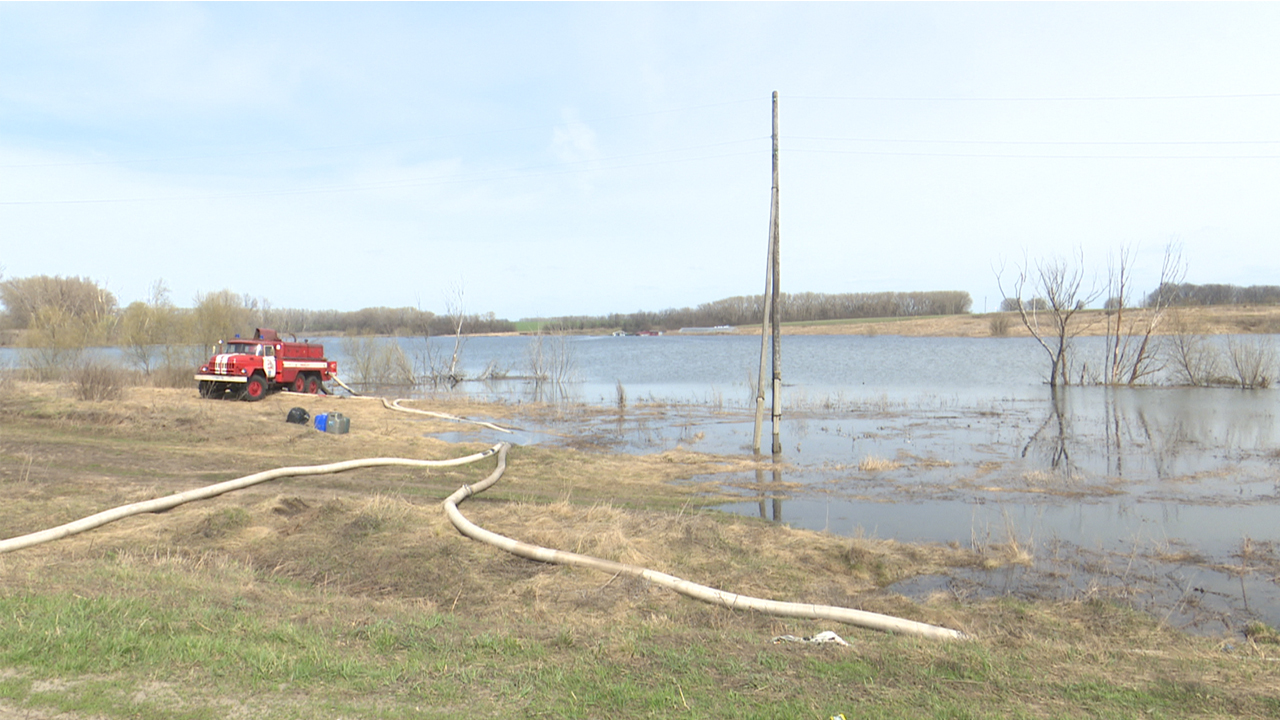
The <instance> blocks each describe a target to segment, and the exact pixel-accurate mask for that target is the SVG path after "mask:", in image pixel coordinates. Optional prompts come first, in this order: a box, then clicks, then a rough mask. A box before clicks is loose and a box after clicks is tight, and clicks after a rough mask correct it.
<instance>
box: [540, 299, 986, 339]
mask: <svg viewBox="0 0 1280 720" xmlns="http://www.w3.org/2000/svg"><path fill="white" fill-rule="evenodd" d="M972 306H973V300H972V298H970V297H969V293H967V292H963V291H957V290H945V291H934V292H878V293H834V294H833V293H813V292H806V293H782V294H780V295H779V298H778V308H779V312H780V313H781V317H782V322H816V321H822V320H855V319H859V318H877V317H918V316H922V315H961V314H964V313H967V312H969V310H970V308H971V307H972ZM763 317H764V296H763V295H745V296H738V297H731V298H725V299H723V300H716V301H713V302H708V303H702V304H701V305H698V306H696V307H686V308H678V309H676V308H672V309H667V310H659V311H656V312H649V311H643V310H642V311H638V312H633V313H613V314H610V315H598V316H584V315H574V316H562V317H555V318H529V319H527V320H529V321H533V320H537V321H539V322H543V323H546V324H553V325H555V326H557V327H561V328H564V329H566V330H577V331H583V330H604V329H620V330H623V331H626V332H641V331H652V330H662V331H672V330H679V329H680V328H686V327H715V326H717V325H755V324H757V323H759V322H761V320H762V318H763Z"/></svg>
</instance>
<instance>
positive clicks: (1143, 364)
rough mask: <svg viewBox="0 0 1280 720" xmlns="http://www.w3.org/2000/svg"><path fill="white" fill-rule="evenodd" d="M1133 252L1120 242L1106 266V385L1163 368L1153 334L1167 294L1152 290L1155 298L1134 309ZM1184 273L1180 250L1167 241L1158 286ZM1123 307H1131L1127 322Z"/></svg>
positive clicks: (1164, 309)
mask: <svg viewBox="0 0 1280 720" xmlns="http://www.w3.org/2000/svg"><path fill="white" fill-rule="evenodd" d="M1133 255H1134V251H1133V248H1132V247H1131V246H1121V248H1120V250H1119V251H1118V252H1117V253H1116V255H1115V257H1114V258H1113V259H1112V260H1111V262H1110V263H1109V268H1108V278H1107V302H1106V305H1105V306H1104V309H1105V310H1106V318H1107V348H1106V359H1105V364H1106V368H1105V371H1104V377H1105V380H1104V382H1106V383H1107V384H1109V385H1135V384H1137V383H1138V382H1139V381H1140V380H1142V379H1143V378H1145V377H1149V376H1151V375H1153V374H1155V373H1157V372H1159V371H1160V370H1162V369H1163V358H1162V356H1161V354H1160V353H1157V352H1155V349H1156V348H1155V346H1154V344H1153V343H1152V338H1153V336H1154V335H1155V333H1156V330H1157V329H1158V328H1159V327H1160V324H1161V323H1162V322H1163V321H1164V319H1165V315H1166V312H1167V311H1168V309H1169V302H1170V298H1167V297H1161V296H1160V295H1159V294H1155V297H1154V300H1152V299H1149V300H1148V303H1147V307H1146V308H1145V309H1144V310H1135V308H1134V307H1133V305H1132V303H1131V302H1130V297H1131V294H1132V292H1133V288H1132V283H1133ZM1184 273H1185V265H1184V263H1183V262H1182V253H1181V250H1180V249H1179V248H1178V246H1177V245H1175V244H1173V243H1169V244H1168V245H1166V246H1165V249H1164V260H1163V262H1162V263H1161V266H1160V282H1159V283H1158V285H1157V287H1166V286H1168V285H1170V284H1176V283H1178V282H1180V281H1181V279H1182V276H1183V274H1184ZM1126 310H1130V311H1131V312H1129V313H1128V322H1127V324H1126V320H1125V318H1126V312H1125V311H1126Z"/></svg>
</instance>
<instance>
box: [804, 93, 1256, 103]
mask: <svg viewBox="0 0 1280 720" xmlns="http://www.w3.org/2000/svg"><path fill="white" fill-rule="evenodd" d="M1263 98H1280V93H1226V94H1221V95H1210V94H1204V95H1061V96H1048V95H1046V96H1026V95H1023V96H1018V95H1006V96H999V95H993V96H985V97H980V96H971V97H964V96H958V95H846V96H834V95H832V96H823V95H792V96H788V97H787V99H788V100H857V101H863V100H868V101H907V102H920V101H929V102H933V101H938V102H1079V101H1104V102H1105V101H1114V100H1134V101H1141V100H1253V99H1263Z"/></svg>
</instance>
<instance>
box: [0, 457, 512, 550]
mask: <svg viewBox="0 0 1280 720" xmlns="http://www.w3.org/2000/svg"><path fill="white" fill-rule="evenodd" d="M501 447H502V446H501V445H494V446H493V447H491V448H489V449H488V450H485V451H484V452H479V453H475V454H472V455H467V456H465V457H460V458H453V459H450V460H409V459H405V458H365V459H363V460H345V461H343V462H336V463H329V464H328V465H302V466H296V467H283V468H277V469H275V470H266V471H263V472H260V473H254V474H253V475H246V476H244V477H241V478H236V479H235V480H227V481H225V482H220V483H216V484H214V485H206V486H205V487H202V488H196V489H195V490H188V491H186V492H180V493H177V494H175V495H168V496H165V497H162V498H156V499H154V500H146V501H143V502H136V503H130V504H128V505H121V506H120V507H117V508H112V509H111V510H104V511H102V512H100V513H97V514H95V515H90V516H88V517H85V518H81V519H79V520H75V521H73V522H69V523H66V524H65V525H59V526H58V527H54V528H49V529H48V530H41V531H39V532H33V533H30V534H28V535H20V536H18V537H14V538H9V539H8V540H0V554H3V553H7V552H13V551H14V550H22V549H23V548H28V547H31V546H32V545H40V544H41V543H47V542H52V541H54V540H61V539H62V538H65V537H70V536H72V535H78V534H79V533H82V532H85V531H86V530H93V529H94V528H98V527H102V526H103V525H106V524H107V523H112V522H115V521H116V520H121V519H124V518H127V517H129V516H131V515H141V514H142V513H158V512H164V511H165V510H169V509H171V508H175V507H177V506H179V505H182V504H183V503H189V502H191V501H193V500H207V499H209V498H211V497H217V496H218V495H221V494H223V493H228V492H231V491H232V490H241V489H243V488H247V487H249V486H251V485H257V484H259V483H264V482H267V481H268V480H276V479H278V478H283V477H298V476H302V475H325V474H328V473H337V472H344V471H346V470H354V469H355V468H362V467H381V466H386V465H407V466H409V467H452V466H455V465H465V464H467V463H473V462H475V461H477V460H482V459H484V458H486V457H489V456H490V455H492V454H494V453H495V452H497V451H498V450H499V449H501Z"/></svg>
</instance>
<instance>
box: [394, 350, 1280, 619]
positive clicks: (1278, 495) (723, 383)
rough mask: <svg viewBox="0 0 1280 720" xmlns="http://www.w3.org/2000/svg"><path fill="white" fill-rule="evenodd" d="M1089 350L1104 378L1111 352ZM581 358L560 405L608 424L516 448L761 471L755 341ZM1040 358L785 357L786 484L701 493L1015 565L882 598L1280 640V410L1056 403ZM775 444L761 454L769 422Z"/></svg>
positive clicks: (537, 436) (507, 395)
mask: <svg viewBox="0 0 1280 720" xmlns="http://www.w3.org/2000/svg"><path fill="white" fill-rule="evenodd" d="M1270 340H1271V341H1273V342H1274V341H1275V338H1271V339H1270ZM1219 341H1220V342H1225V339H1219ZM418 342H419V343H420V342H421V341H418ZM435 342H442V343H444V342H445V341H444V340H439V341H435ZM529 342H530V340H529V339H528V338H474V339H472V340H470V341H468V343H467V344H466V346H465V347H464V350H463V357H464V361H465V365H466V369H467V371H468V372H469V373H471V374H479V373H480V372H481V371H482V370H483V369H484V368H485V367H493V366H496V367H498V368H505V369H507V370H509V371H510V372H511V373H512V374H520V373H521V368H522V363H523V362H524V356H523V355H522V353H523V352H525V349H526V348H527V347H528V343H529ZM406 343H407V344H406V351H407V352H412V342H411V341H406ZM1078 343H1079V353H1080V356H1081V357H1083V358H1086V359H1088V358H1095V357H1096V358H1097V362H1098V363H1099V365H1100V364H1101V354H1102V351H1103V341H1102V339H1101V338H1083V339H1080V340H1079V341H1078ZM449 347H450V349H451V345H450V346H449ZM570 347H571V350H572V352H571V355H572V357H573V358H574V360H575V361H576V365H577V369H578V381H577V382H575V383H572V384H570V385H568V386H566V387H564V388H561V389H559V390H558V391H557V392H558V393H559V394H560V395H561V396H564V397H566V398H567V399H568V400H571V401H574V402H582V403H587V404H593V405H598V406H601V407H608V408H611V409H613V410H615V412H613V413H610V414H608V415H606V416H604V417H603V418H601V417H599V416H594V417H592V418H578V419H571V420H566V423H568V424H571V425H573V427H572V429H570V428H566V427H556V428H539V427H536V426H534V427H528V428H524V429H523V430H522V431H521V432H520V434H518V435H517V438H516V441H517V442H526V443H532V442H561V443H564V442H574V441H573V440H568V441H567V440H565V436H566V435H568V436H569V437H571V438H577V439H578V440H577V441H578V442H580V441H581V439H582V438H590V443H589V444H590V445H591V446H603V447H608V448H610V449H613V450H619V451H624V452H633V453H650V452H661V451H663V450H667V449H671V448H674V447H677V446H681V447H686V448H689V449H693V450H698V451H702V452H709V453H717V454H729V455H750V454H751V439H752V430H753V419H754V417H753V410H754V391H753V379H754V378H755V376H756V374H757V373H758V370H759V357H760V341H759V338H758V337H754V338H753V337H748V336H681V335H667V336H662V337H591V338H572V339H570ZM418 352H421V348H420V347H419V348H418ZM1046 358H1047V356H1046V355H1045V353H1044V350H1043V349H1042V348H1040V347H1039V346H1038V345H1037V344H1035V341H1034V340H1030V339H1025V338H1009V339H997V338H991V339H986V338H980V339H965V338H906V337H897V336H878V337H864V336H793V337H785V338H784V341H783V357H782V376H783V379H784V383H785V384H784V389H783V398H782V400H783V421H782V425H781V432H780V436H781V439H782V446H783V453H782V455H781V457H780V458H778V462H777V463H776V464H773V463H765V465H764V467H765V468H766V469H762V470H760V471H757V472H752V473H745V474H743V475H740V476H723V475H718V476H716V477H715V478H699V479H697V481H704V480H714V481H715V482H716V483H717V484H718V485H719V488H720V490H721V491H722V492H729V493H734V494H737V495H740V496H741V497H742V500H741V501H740V502H734V503H728V504H725V505H723V506H721V507H722V509H723V510H725V511H728V512H733V513H739V514H743V515H750V516H758V517H762V518H766V519H768V520H771V521H777V522H784V523H787V524H789V525H792V526H795V527H802V528H808V529H813V530H822V531H827V532H832V533H838V534H843V535H849V536H858V535H861V536H869V537H876V538H892V539H896V540H900V541H922V542H935V543H960V544H961V545H962V546H966V547H972V548H974V549H976V550H979V551H981V552H983V553H988V554H990V555H991V556H992V557H993V558H996V559H1000V558H1003V557H1017V558H1019V559H1020V560H1021V562H1015V563H1012V564H1006V565H1004V566H1003V567H1002V568H1001V569H998V570H994V571H992V570H961V571H955V572H953V573H950V574H948V575H947V576H945V577H925V578H915V579H913V580H911V581H908V582H905V583H901V584H900V585H898V586H895V587H893V588H890V590H892V591H894V592H899V593H903V594H906V595H909V596H923V595H926V594H929V593H933V592H947V593H953V594H956V595H961V596H990V595H1001V594H1013V595H1023V596H1028V597H1059V598H1079V597H1084V596H1093V595H1105V596H1107V597H1112V598H1119V599H1122V600H1124V601H1127V602H1130V603H1132V604H1134V605H1136V606H1139V607H1142V608H1144V609H1147V610H1150V611H1151V612H1152V613H1154V614H1156V615H1157V616H1158V617H1160V618H1162V619H1165V620H1167V621H1168V622H1171V623H1176V624H1178V625H1179V626H1182V627H1186V628H1190V629H1196V630H1201V631H1206V632H1217V631H1223V630H1229V631H1238V630H1239V629H1240V628H1241V627H1243V625H1244V624H1245V623H1247V622H1249V621H1253V620H1262V621H1264V622H1267V623H1268V624H1271V625H1273V626H1275V625H1280V529H1278V528H1280V472H1277V470H1278V469H1280V422H1278V421H1277V412H1276V411H1277V407H1278V403H1280V395H1278V394H1277V393H1276V391H1274V390H1255V391H1242V390H1238V389H1230V388H1172V387H1138V388H1105V387H1096V386H1093V387H1069V388H1065V389H1059V390H1058V391H1056V392H1051V390H1050V389H1049V388H1048V387H1047V386H1046V385H1045V383H1044V377H1045V374H1046V370H1047V365H1048V364H1047V359H1046ZM1090 361H1091V362H1092V360H1090ZM619 386H621V387H622V388H623V391H624V392H625V395H626V403H627V404H626V407H625V408H622V409H619V408H618V406H617V405H618V394H619V391H618V388H619ZM462 387H464V388H466V389H465V391H466V392H469V393H472V394H475V395H479V396H483V397H487V398H491V399H497V400H502V401H505V402H509V403H521V402H526V401H529V400H534V399H546V393H547V388H545V387H544V388H539V389H535V388H533V387H532V386H531V385H530V384H529V383H527V382H521V381H507V382H493V383H487V384H483V383H467V384H464V385H463V386H462ZM553 394H554V393H553ZM653 407H658V408H661V411H660V412H651V411H649V409H651V408H653ZM551 431H554V434H551ZM474 432H479V431H471V430H460V431H459V434H458V435H457V436H456V437H458V438H461V437H466V436H473V437H474V436H475V435H474V434H473V433H474ZM764 432H765V441H764V444H765V447H766V449H767V448H768V445H769V426H768V420H767V418H766V423H765V429H764ZM544 433H545V434H544ZM486 439H494V440H496V439H499V438H497V436H496V435H495V436H492V437H491V438H489V437H486Z"/></svg>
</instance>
